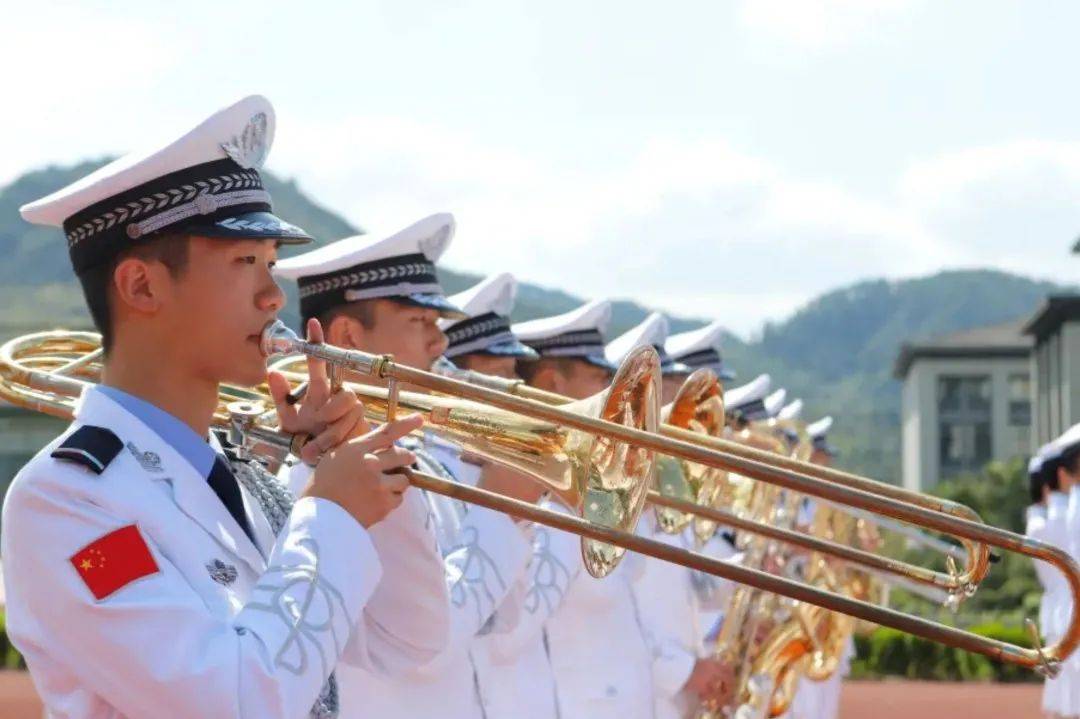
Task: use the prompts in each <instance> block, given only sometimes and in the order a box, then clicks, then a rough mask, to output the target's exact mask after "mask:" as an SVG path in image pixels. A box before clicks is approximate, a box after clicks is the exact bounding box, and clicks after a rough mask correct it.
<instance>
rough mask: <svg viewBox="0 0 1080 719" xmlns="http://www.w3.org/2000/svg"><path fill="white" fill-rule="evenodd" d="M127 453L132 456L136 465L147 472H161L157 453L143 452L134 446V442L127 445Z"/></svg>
mask: <svg viewBox="0 0 1080 719" xmlns="http://www.w3.org/2000/svg"><path fill="white" fill-rule="evenodd" d="M127 448H128V451H129V452H131V454H132V455H134V457H135V459H136V460H137V461H138V463H139V464H140V465H141V466H142V468H143V469H145V470H146V471H147V472H160V471H162V470H161V457H159V456H158V453H157V452H143V451H141V450H139V448H138V447H136V446H135V443H134V442H128V443H127Z"/></svg>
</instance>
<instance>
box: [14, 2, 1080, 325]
mask: <svg viewBox="0 0 1080 719" xmlns="http://www.w3.org/2000/svg"><path fill="white" fill-rule="evenodd" d="M0 16H2V17H4V18H5V22H4V24H3V26H2V27H0V34H2V35H3V41H2V42H0V68H4V69H3V70H2V71H0V72H2V74H0V88H2V89H3V97H4V98H5V102H4V105H5V106H6V108H5V109H4V110H0V184H2V183H6V182H8V181H10V180H11V179H13V178H15V177H17V176H18V175H19V174H21V173H23V172H25V171H27V170H30V169H34V168H38V167H41V166H43V165H45V164H49V163H61V164H70V163H72V162H75V161H77V160H81V159H84V158H88V157H99V156H102V155H105V154H119V153H123V152H126V151H128V150H131V149H136V148H140V147H145V146H147V145H151V144H154V143H160V142H162V141H164V140H168V139H169V138H171V137H173V136H176V135H178V134H179V133H181V132H183V131H184V130H186V129H187V128H189V127H191V126H193V125H194V124H196V123H197V122H198V121H199V120H201V119H202V118H203V117H205V116H206V115H208V114H210V113H211V112H213V111H215V110H216V109H218V108H220V107H223V106H225V105H228V104H230V103H232V102H234V101H235V100H237V99H239V98H240V97H243V96H244V95H248V94H252V93H261V94H264V95H266V96H267V97H269V98H270V99H271V101H272V102H273V103H274V105H275V108H276V111H277V136H276V139H275V143H274V147H273V150H272V152H271V154H270V158H269V161H268V167H269V168H270V169H271V170H273V171H275V172H277V173H280V174H283V175H286V176H290V177H293V178H295V179H296V180H297V182H298V183H299V184H300V187H301V188H302V189H303V190H304V191H305V192H307V193H308V194H309V195H310V196H311V197H313V198H314V199H316V200H317V201H318V202H319V203H321V204H323V205H325V206H327V207H329V208H331V209H333V210H335V211H338V212H340V213H341V214H343V215H344V216H345V217H347V218H348V219H349V220H351V221H353V222H354V223H356V224H358V225H361V226H363V227H364V228H365V229H367V230H368V231H370V232H373V233H380V234H381V233H391V232H394V231H396V230H398V229H401V228H402V227H404V226H406V225H408V224H410V223H411V222H413V221H415V220H418V219H420V218H421V217H424V216H426V215H428V214H431V213H434V212H441V211H449V212H452V213H454V215H455V216H456V218H457V221H458V231H457V235H456V237H455V240H454V242H453V244H452V246H451V248H450V250H449V251H448V252H447V254H446V255H445V257H444V261H445V263H446V265H447V266H449V267H452V268H454V269H458V270H464V271H470V272H476V273H485V274H486V273H494V272H502V271H510V272H512V273H514V274H515V275H516V276H517V277H518V278H519V279H522V280H526V281H530V282H535V283H538V284H542V285H545V286H549V287H556V288H559V289H563V290H566V291H569V292H572V293H575V294H578V295H581V296H584V297H609V296H610V297H619V298H632V299H636V300H638V301H640V302H643V303H646V304H649V305H651V306H654V307H657V308H660V309H663V310H667V311H670V312H673V313H676V314H679V315H684V316H694V317H703V318H716V319H720V320H722V321H723V322H725V323H726V324H727V325H728V326H729V327H730V328H731V329H732V330H734V331H736V332H738V333H740V334H742V335H744V336H752V335H754V334H755V333H756V332H758V331H760V328H761V326H762V324H763V323H764V322H765V321H769V320H779V319H783V318H784V317H786V316H789V315H790V314H791V313H792V312H794V311H796V310H797V309H798V308H799V307H800V306H801V305H803V304H804V303H805V302H807V301H809V300H811V299H812V298H814V297H815V296H817V295H818V294H820V293H822V292H824V291H828V290H830V289H834V288H837V287H840V286H843V285H846V284H850V283H852V282H856V281H859V280H862V279H868V278H877V277H889V278H903V277H911V276H917V275H924V274H928V273H932V272H935V271H938V270H941V269H945V268H971V267H996V268H1001V269H1005V270H1009V271H1013V272H1018V273H1022V274H1026V275H1029V276H1033V277H1038V278H1048V279H1054V280H1057V281H1060V282H1064V283H1071V282H1074V281H1075V279H1076V277H1077V273H1078V270H1080V257H1072V256H1070V254H1069V249H1070V247H1071V245H1072V243H1073V241H1074V239H1075V238H1076V236H1077V235H1078V234H1080V202H1077V198H1078V197H1080V92H1077V85H1078V84H1080V76H1078V75H1077V73H1076V70H1077V68H1078V63H1077V60H1076V57H1077V56H1076V51H1075V47H1076V41H1075V28H1076V27H1080V3H1075V2H1067V1H1061V2H1052V1H1045V2H1042V1H1040V2H1011V1H1005V0H1000V1H999V0H980V1H978V2H973V1H967V0H954V1H951V2H933V1H932V0H711V1H707V2H679V1H677V0H672V1H671V2H665V3H658V2H633V1H631V0H621V1H619V2H607V1H604V0H598V1H594V2H581V1H580V0H577V1H576V2H564V1H562V0H544V2H518V1H516V0H475V1H474V0H440V1H439V2H413V1H412V0H388V1H387V2H365V1H363V0H349V1H346V2H314V1H313V2H307V3H296V2H289V3H285V2H280V3H279V2H272V1H268V0H260V1H259V2H251V1H248V0H233V1H230V2H227V3H223V2H203V1H201V0H189V1H188V2H185V3H181V4H177V3H172V2H170V3H158V2H154V1H152V0H139V1H138V2H117V1H112V2H107V3H96V2H90V1H87V0H80V2H73V3H57V2H43V1H41V0H38V2H35V3H26V2H22V1H20V2H9V0H0ZM286 219H287V218H286ZM328 239H334V238H328ZM58 258H62V255H58ZM58 261H60V259H58Z"/></svg>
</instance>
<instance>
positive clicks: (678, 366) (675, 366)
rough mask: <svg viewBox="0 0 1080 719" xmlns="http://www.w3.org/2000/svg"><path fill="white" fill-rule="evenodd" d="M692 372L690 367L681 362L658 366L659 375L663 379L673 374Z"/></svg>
mask: <svg viewBox="0 0 1080 719" xmlns="http://www.w3.org/2000/svg"><path fill="white" fill-rule="evenodd" d="M693 372H694V370H693V368H691V367H690V365H685V364H683V363H682V362H667V363H665V364H662V365H660V374H661V375H663V376H664V377H667V376H669V375H673V374H687V375H688V374H692V373H693Z"/></svg>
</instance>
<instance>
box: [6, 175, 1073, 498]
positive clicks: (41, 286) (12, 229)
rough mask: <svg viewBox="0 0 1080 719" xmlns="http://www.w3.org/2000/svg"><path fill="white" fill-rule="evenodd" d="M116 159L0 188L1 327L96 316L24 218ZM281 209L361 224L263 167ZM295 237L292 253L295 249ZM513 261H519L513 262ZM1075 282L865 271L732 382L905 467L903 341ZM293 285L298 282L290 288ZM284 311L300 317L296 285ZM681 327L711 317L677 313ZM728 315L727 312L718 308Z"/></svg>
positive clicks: (524, 306)
mask: <svg viewBox="0 0 1080 719" xmlns="http://www.w3.org/2000/svg"><path fill="white" fill-rule="evenodd" d="M105 162H107V159H100V160H95V161H87V162H83V163H79V164H77V165H73V166H68V167H48V168H45V169H41V170H35V171H32V172H29V173H26V174H25V175H23V176H21V177H19V178H18V179H16V180H15V181H14V182H12V183H11V184H9V185H8V186H6V187H3V188H0V251H2V253H3V254H2V256H3V257H4V259H5V261H4V262H3V263H0V303H3V304H2V306H3V307H4V312H3V315H2V318H0V333H2V334H4V335H11V334H15V333H18V332H25V331H29V330H30V329H40V328H44V327H50V326H84V327H85V326H88V325H89V320H88V318H87V315H86V313H85V310H84V309H83V306H82V299H81V296H80V294H79V290H78V287H77V284H76V282H75V280H74V279H73V278H72V275H71V270H70V267H69V265H68V261H67V257H66V253H65V252H64V251H63V247H64V244H63V242H64V240H63V237H62V235H61V233H60V232H59V231H57V230H54V229H52V228H43V227H35V226H32V225H29V224H27V223H25V222H24V221H23V220H22V219H21V218H20V217H19V214H18V208H19V206H20V205H22V204H24V203H26V202H29V201H31V200H33V199H36V198H38V197H42V196H44V195H46V194H48V193H50V192H53V191H55V190H56V189H57V188H60V187H63V186H64V185H66V184H68V183H70V182H72V181H74V180H75V179H77V178H79V177H81V176H83V175H85V174H87V173H88V172H90V171H92V170H94V169H96V168H97V167H99V166H101V165H102V164H104V163H105ZM265 179H266V183H267V186H268V189H269V190H270V193H271V195H272V196H273V198H274V206H275V210H276V211H278V212H280V214H281V216H282V217H286V218H288V219H289V220H290V221H293V222H296V223H297V224H298V225H300V226H301V227H304V228H305V229H307V230H308V231H309V232H311V233H312V234H313V235H314V236H315V237H317V238H319V239H320V240H321V241H324V242H325V241H332V240H335V239H338V238H341V237H345V236H348V235H352V234H357V233H358V232H360V230H359V228H357V227H355V226H353V225H352V224H351V223H349V222H348V221H347V220H345V219H344V218H342V217H341V216H339V215H337V214H335V213H334V212H333V211H331V210H329V209H327V208H324V207H322V206H320V205H318V204H317V203H315V202H314V201H312V200H311V199H310V198H309V197H307V196H306V195H305V194H304V193H303V192H302V191H301V189H300V188H299V186H298V185H297V183H296V182H295V181H293V180H281V179H279V178H277V177H275V176H273V175H272V174H269V173H266V177H265ZM290 251H295V250H290V249H289V248H286V250H285V254H288V253H289V252H290ZM507 269H509V270H511V271H512V270H514V269H515V268H507ZM440 274H441V277H442V279H443V283H444V285H445V287H446V289H447V291H448V292H451V293H453V292H458V291H460V290H462V289H465V288H466V287H468V286H470V285H471V284H473V283H475V282H476V281H477V280H479V279H480V276H479V275H476V274H472V273H467V272H459V271H456V270H450V269H445V270H440ZM526 279H527V278H524V277H519V280H522V282H521V284H520V285H519V293H518V303H517V307H516V308H515V311H514V316H515V319H518V320H520V319H530V318H533V317H541V316H546V315H551V314H557V313H559V312H564V311H566V310H569V309H572V308H574V307H576V306H578V305H580V304H581V303H582V302H583V301H584V300H583V299H582V298H581V297H578V296H575V295H573V294H570V293H567V292H564V291H561V290H557V289H551V288H545V287H541V286H538V285H534V284H530V283H528V282H527V281H525V280H526ZM1067 289H1069V288H1066V287H1063V286H1061V285H1055V284H1053V283H1049V282H1038V281H1034V280H1031V279H1028V278H1025V277H1020V276H1017V275H1012V274H1009V273H1005V272H999V271H995V270H955V271H946V272H940V273H937V274H935V275H932V276H929V277H920V278H916V279H909V280H899V281H889V280H880V279H879V280H867V281H864V282H858V283H856V284H853V285H850V286H848V287H844V288H840V289H837V290H833V291H831V292H827V293H825V294H823V295H821V296H820V297H818V298H816V299H814V300H812V301H810V302H809V303H807V304H806V305H805V306H803V307H802V308H800V309H799V310H798V311H796V312H795V313H794V314H793V315H792V316H791V317H789V318H787V319H785V320H783V321H780V322H775V323H769V324H767V325H766V326H765V328H764V330H763V331H762V333H761V337H760V338H759V339H757V340H753V341H744V340H742V339H740V338H738V337H736V336H735V335H730V334H729V335H728V336H727V340H726V344H725V347H724V353H725V355H726V357H727V359H728V361H729V363H730V364H731V366H732V367H734V368H735V370H736V371H737V372H738V373H739V377H738V379H737V380H736V381H735V384H740V383H742V382H747V381H749V380H751V379H753V378H754V376H756V375H757V374H758V373H760V372H769V373H771V374H772V375H773V379H774V383H775V384H777V385H783V386H786V387H787V388H788V391H789V395H788V396H789V397H791V398H794V397H802V398H803V399H804V401H805V404H806V409H805V412H806V415H805V416H806V418H808V419H814V418H817V417H820V416H822V415H824V414H831V415H833V416H834V417H835V419H836V425H835V427H836V429H835V430H834V434H835V436H834V441H835V443H836V444H837V445H838V446H839V447H840V449H841V450H842V452H843V455H842V458H841V464H842V465H843V466H845V467H848V468H851V469H853V470H856V471H861V472H866V473H869V474H871V475H872V476H875V477H877V478H880V479H887V480H891V481H896V480H897V479H898V477H899V456H900V454H899V442H900V436H899V385H898V383H897V382H896V381H895V380H894V379H892V378H891V377H890V374H889V373H890V369H891V367H892V363H893V361H894V360H895V358H896V353H897V351H898V349H899V346H900V344H901V343H902V342H904V341H910V340H914V339H921V338H926V337H929V336H932V335H938V334H943V333H946V332H952V331H955V330H961V329H965V328H972V327H978V326H981V325H987V324H994V323H999V322H1005V321H1008V320H1013V319H1016V318H1018V317H1022V316H1026V315H1029V314H1031V313H1032V312H1033V311H1034V309H1035V308H1036V307H1037V306H1038V304H1039V303H1040V302H1041V300H1042V299H1043V298H1044V297H1045V296H1046V295H1047V294H1049V293H1051V292H1061V291H1064V290H1067ZM287 291H288V292H289V293H290V294H292V293H293V290H292V289H291V288H287ZM290 299H291V301H290V305H289V306H290V309H289V310H288V311H287V312H285V313H283V314H284V318H285V319H286V321H290V322H293V323H295V322H296V320H297V317H296V312H295V309H293V308H295V307H296V303H295V297H291V298H290ZM648 311H649V309H648V308H646V307H644V306H642V305H640V304H637V303H635V302H633V301H630V300H618V301H616V302H615V305H614V312H613V327H612V332H613V334H615V333H619V332H622V331H623V330H625V329H627V328H629V327H630V326H632V325H634V324H636V323H637V322H640V321H641V319H643V318H644V317H645V315H646V314H647V312H648ZM670 319H671V321H672V326H673V329H674V331H682V330H684V329H690V328H693V327H697V326H700V325H701V324H703V323H704V322H705V321H706V320H705V319H695V318H685V317H671V318H670ZM720 319H723V318H720Z"/></svg>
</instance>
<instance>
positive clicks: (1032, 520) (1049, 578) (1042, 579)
mask: <svg viewBox="0 0 1080 719" xmlns="http://www.w3.org/2000/svg"><path fill="white" fill-rule="evenodd" d="M1024 534H1025V535H1026V536H1028V537H1031V538H1032V539H1034V540H1037V541H1040V542H1047V541H1048V536H1047V535H1048V532H1047V526H1046V517H1045V516H1040V515H1037V514H1033V513H1028V517H1027V526H1026V527H1025V530H1024ZM1055 574H1056V571H1055V570H1054V568H1053V567H1051V566H1050V565H1049V564H1047V563H1046V562H1043V561H1041V560H1039V559H1036V560H1035V576H1036V577H1037V578H1038V580H1039V584H1040V585H1041V586H1042V588H1043V592H1046V591H1047V590H1049V589H1050V587H1051V586H1052V583H1053V581H1054V575H1055Z"/></svg>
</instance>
